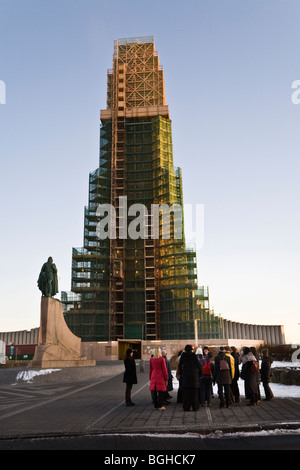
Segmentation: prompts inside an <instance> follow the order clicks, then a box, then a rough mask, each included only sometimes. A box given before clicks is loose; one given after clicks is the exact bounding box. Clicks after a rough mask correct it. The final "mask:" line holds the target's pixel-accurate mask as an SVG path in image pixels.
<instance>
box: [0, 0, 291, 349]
mask: <svg viewBox="0 0 300 470" xmlns="http://www.w3.org/2000/svg"><path fill="white" fill-rule="evenodd" d="M299 26H300V2H299V1H297V0H294V1H293V0H287V1H284V0H272V2H271V1H269V0H251V1H250V0H248V1H243V2H241V1H240V0H236V1H233V0H227V1H224V0H219V1H216V0H209V1H208V0H207V1H204V0H186V1H185V2H182V1H177V0H165V1H164V0H160V1H157V0H152V1H151V2H146V1H141V0H140V1H136V0H128V1H127V2H125V1H117V0H111V1H110V2H106V1H101V0H97V1H96V0H85V1H83V0H51V1H50V0H44V1H41V0H26V1H24V0H0V80H3V81H4V82H5V84H6V104H5V105H1V104H0V171H1V173H0V174H1V185H0V197H1V200H0V201H1V202H0V208H1V209H0V216H1V224H2V225H1V226H2V230H1V251H2V256H1V274H0V285H1V317H0V331H8V330H18V329H30V328H33V327H36V326H39V302H40V292H39V291H38V289H37V287H36V281H37V277H38V274H39V270H40V268H41V265H42V264H43V262H44V261H45V260H46V259H47V257H48V256H49V255H51V256H53V258H54V260H55V262H56V264H57V267H58V270H59V276H60V290H70V285H71V257H72V247H73V246H74V247H77V246H82V243H83V208H84V205H86V203H87V201H88V174H89V172H90V171H93V170H94V169H95V168H97V166H98V155H99V112H100V109H104V108H105V107H106V73H107V69H108V68H111V65H112V54H113V41H114V40H115V39H117V38H118V37H120V38H123V37H135V36H149V35H154V37H155V45H156V49H157V50H158V52H159V56H160V62H161V64H162V65H163V67H164V71H165V85H166V98H167V104H168V105H169V107H170V114H171V119H172V126H173V145H174V164H175V165H176V166H180V167H181V168H182V172H183V189H184V193H183V195H184V202H185V203H191V204H204V208H205V233H204V236H205V239H204V246H203V248H202V249H201V250H198V282H199V285H208V286H209V289H210V303H211V306H212V307H214V309H215V312H216V313H218V314H221V315H222V316H223V317H225V318H228V319H230V320H235V321H241V322H245V323H261V324H284V325H285V329H286V335H287V339H288V340H289V341H292V342H296V341H300V327H299V326H298V325H297V323H298V322H300V315H299V300H298V292H299V283H300V250H299V239H300V222H299V208H300V195H299V194H300V190H299V170H300V163H299V148H300V145H299V144H300V132H299V128H300V126H299V124H300V105H295V104H293V103H292V101H291V95H292V92H293V90H292V88H291V84H292V82H293V81H294V80H299V79H300V59H299V51H298V49H299V44H300V27H299Z"/></svg>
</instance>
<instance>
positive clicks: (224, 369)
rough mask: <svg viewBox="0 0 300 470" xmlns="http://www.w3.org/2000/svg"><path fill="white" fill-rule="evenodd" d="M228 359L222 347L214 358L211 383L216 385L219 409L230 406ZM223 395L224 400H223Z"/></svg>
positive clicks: (230, 373) (229, 367)
mask: <svg viewBox="0 0 300 470" xmlns="http://www.w3.org/2000/svg"><path fill="white" fill-rule="evenodd" d="M231 370H232V369H231V362H230V357H229V356H227V355H226V354H225V350H224V348H223V347H221V348H220V350H219V352H218V354H217V355H216V357H215V366H214V374H213V382H214V383H217V384H218V395H219V399H220V406H219V407H220V408H224V406H225V402H226V408H230V405H231V388H230V385H231V383H232V372H231ZM224 395H225V399H224Z"/></svg>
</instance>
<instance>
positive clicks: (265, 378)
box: [260, 349, 274, 401]
mask: <svg viewBox="0 0 300 470" xmlns="http://www.w3.org/2000/svg"><path fill="white" fill-rule="evenodd" d="M261 354H262V361H261V369H260V376H261V381H262V384H263V387H264V391H265V395H266V398H265V399H264V400H265V401H269V400H273V398H274V395H273V392H272V390H271V388H270V385H269V384H270V382H271V375H272V370H271V366H272V362H273V358H272V357H271V356H269V350H268V349H263V350H262V352H261Z"/></svg>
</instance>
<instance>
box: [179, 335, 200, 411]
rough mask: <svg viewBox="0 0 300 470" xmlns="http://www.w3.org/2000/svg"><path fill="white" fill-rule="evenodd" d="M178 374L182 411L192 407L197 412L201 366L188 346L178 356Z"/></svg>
mask: <svg viewBox="0 0 300 470" xmlns="http://www.w3.org/2000/svg"><path fill="white" fill-rule="evenodd" d="M178 372H179V375H180V376H181V378H182V382H181V385H182V389H183V409H184V411H190V408H191V407H192V410H193V411H197V410H198V409H199V391H198V389H199V377H200V376H201V374H202V366H201V364H200V361H199V359H198V358H197V357H196V355H195V354H194V353H193V350H192V346H190V345H189V344H187V345H186V347H185V349H184V352H183V353H182V354H181V356H180V361H179V366H178Z"/></svg>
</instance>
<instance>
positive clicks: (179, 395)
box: [176, 350, 183, 403]
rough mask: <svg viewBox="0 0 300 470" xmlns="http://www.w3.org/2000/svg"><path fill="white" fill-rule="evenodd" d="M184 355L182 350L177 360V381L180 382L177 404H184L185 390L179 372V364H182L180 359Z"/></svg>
mask: <svg viewBox="0 0 300 470" xmlns="http://www.w3.org/2000/svg"><path fill="white" fill-rule="evenodd" d="M182 353H183V351H182V350H180V351H179V353H178V357H177V359H176V364H177V367H176V379H177V380H178V390H177V403H182V402H183V389H182V374H180V372H179V362H180V357H181V354H182Z"/></svg>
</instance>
